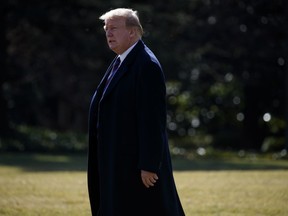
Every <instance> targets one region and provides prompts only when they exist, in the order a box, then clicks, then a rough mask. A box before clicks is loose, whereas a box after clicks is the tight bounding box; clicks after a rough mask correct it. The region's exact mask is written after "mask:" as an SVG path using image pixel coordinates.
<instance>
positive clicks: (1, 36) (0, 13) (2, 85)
mask: <svg viewBox="0 0 288 216" xmlns="http://www.w3.org/2000/svg"><path fill="white" fill-rule="evenodd" d="M6 14H7V2H6V1H4V2H3V3H2V4H1V8H0V23H2V25H1V27H0V69H1V74H0V136H1V137H7V136H9V135H10V136H11V128H10V124H9V123H10V122H9V116H8V100H7V96H6V91H5V89H6V88H8V86H9V81H10V80H9V76H8V73H7V68H6V63H7V52H6V50H7V40H6V27H7V26H6V24H7V23H6Z"/></svg>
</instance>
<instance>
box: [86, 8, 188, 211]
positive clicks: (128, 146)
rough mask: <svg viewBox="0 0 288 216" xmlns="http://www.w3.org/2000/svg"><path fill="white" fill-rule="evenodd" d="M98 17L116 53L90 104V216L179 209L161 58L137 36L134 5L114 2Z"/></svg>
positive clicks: (137, 19)
mask: <svg viewBox="0 0 288 216" xmlns="http://www.w3.org/2000/svg"><path fill="white" fill-rule="evenodd" d="M100 19H101V20H104V24H105V25H104V30H105V32H106V38H107V43H108V46H109V48H110V49H111V50H112V51H114V52H115V53H116V54H117V56H116V57H115V59H114V60H113V61H112V63H111V65H110V66H109V68H108V69H107V71H106V74H105V75H104V77H103V79H102V80H101V82H100V84H99V86H98V88H97V90H96V92H95V94H94V96H93V98H92V101H91V105H90V113H89V152H88V191H89V198H90V204H91V211H92V215H93V216H183V215H184V211H183V209H182V206H181V202H180V200H179V197H178V194H177V190H176V186H175V182H174V178H173V174H172V166H171V159H170V153H169V148H168V141H167V134H166V101H165V100H166V87H165V80H164V75H163V72H162V68H161V65H160V63H159V62H158V60H157V58H156V57H155V55H154V54H153V53H152V51H151V50H150V49H149V48H148V47H147V46H146V45H145V44H144V42H143V41H142V39H141V37H142V34H143V30H142V26H141V24H140V21H139V18H138V15H137V11H133V10H132V9H126V8H118V9H114V10H111V11H109V12H107V13H105V14H104V15H102V16H101V17H100ZM119 60H120V66H114V64H116V62H117V64H118V65H119V62H118V61H119Z"/></svg>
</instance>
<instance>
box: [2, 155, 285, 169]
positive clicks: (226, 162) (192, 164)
mask: <svg viewBox="0 0 288 216" xmlns="http://www.w3.org/2000/svg"><path fill="white" fill-rule="evenodd" d="M172 162H173V168H174V171H221V170H239V171H240V170H288V161H287V160H286V161H285V160H271V159H253V160H252V159H247V158H244V159H240V158H238V159H235V158H234V159H233V158H231V159H194V160H187V159H179V158H174V159H173V161H172ZM0 166H11V167H17V168H20V169H22V170H23V171H27V172H29V171H31V172H35V171H41V172H45V171H47V172H48V171H83V172H85V171H86V169H87V155H85V154H69V155H64V154H63V155H51V154H30V153H29V154H24V153H21V154H20V153H15V154H12V153H6V154H4V153H1V154H0Z"/></svg>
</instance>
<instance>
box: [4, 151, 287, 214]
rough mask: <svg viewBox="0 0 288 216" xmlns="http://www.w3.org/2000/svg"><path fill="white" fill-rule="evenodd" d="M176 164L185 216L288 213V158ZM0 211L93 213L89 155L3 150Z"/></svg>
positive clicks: (7, 212)
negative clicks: (88, 165)
mask: <svg viewBox="0 0 288 216" xmlns="http://www.w3.org/2000/svg"><path fill="white" fill-rule="evenodd" d="M173 165H174V176H175V181H176V184H177V188H178V191H179V196H180V199H181V201H182V203H183V207H184V209H185V212H186V216H194V215H195V216H212V215H219V216H222V215H223V216H230V215H232V216H234V215H235V216H236V215H237V216H250V215H251V216H253V215H257V216H258V215H259V216H262V215H267V216H272V215H275V216H287V215H288V161H287V160H286V161H285V160H278V161H275V160H269V159H263V158H262V159H260V158H258V159H257V158H256V159H255V158H254V159H235V158H234V159H225V160H224V159H214V160H211V159H210V160H203V159H201V160H199V159H198V160H184V159H182V160H180V159H173ZM0 215H1V216H36V215H37V216H39V215H40V216H50V215H51V216H58V215H59V216H60V215H61V216H64V215H65V216H66V215H67V216H84V215H85V216H86V215H87V216H89V215H91V214H90V209H89V201H88V194H87V185H86V156H85V155H69V156H65V155H40V154H0ZM135 216H137V215H135ZM151 216H153V215H151ZM157 216H158V215H157Z"/></svg>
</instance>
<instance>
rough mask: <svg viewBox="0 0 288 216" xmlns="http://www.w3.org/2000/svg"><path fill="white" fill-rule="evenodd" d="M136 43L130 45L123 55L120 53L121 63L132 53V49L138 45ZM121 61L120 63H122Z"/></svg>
mask: <svg viewBox="0 0 288 216" xmlns="http://www.w3.org/2000/svg"><path fill="white" fill-rule="evenodd" d="M137 42H138V41H137ZM137 42H136V43H134V44H133V45H132V46H131V47H129V48H128V49H127V50H126V51H125V52H123V53H122V54H121V55H119V56H118V57H120V60H121V63H122V62H123V61H124V59H125V58H126V56H127V55H128V54H129V53H130V51H131V50H132V49H133V48H134V47H135V46H136V44H137ZM121 63H120V64H121Z"/></svg>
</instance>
